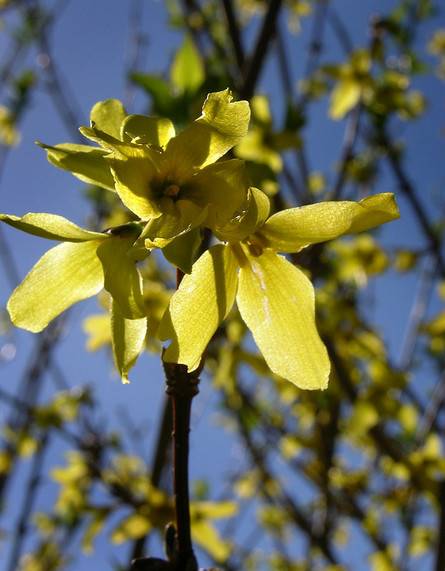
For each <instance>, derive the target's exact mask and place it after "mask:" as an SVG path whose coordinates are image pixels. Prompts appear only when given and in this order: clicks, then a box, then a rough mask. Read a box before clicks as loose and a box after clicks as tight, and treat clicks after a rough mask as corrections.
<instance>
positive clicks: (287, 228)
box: [260, 192, 400, 252]
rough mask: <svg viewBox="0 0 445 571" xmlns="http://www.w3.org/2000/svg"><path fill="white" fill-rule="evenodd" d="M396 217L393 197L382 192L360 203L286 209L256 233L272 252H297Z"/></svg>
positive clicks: (325, 203) (396, 212) (345, 202)
mask: <svg viewBox="0 0 445 571" xmlns="http://www.w3.org/2000/svg"><path fill="white" fill-rule="evenodd" d="M399 216H400V215H399V211H398V208H397V204H396V202H395V198H394V195H393V194H392V193H389V192H386V193H382V194H376V195H374V196H370V197H368V198H365V199H363V200H360V202H349V201H338V202H320V203H318V204H309V205H308V206H301V207H299V208H289V209H288V210H283V211H281V212H278V213H277V214H274V215H273V216H271V217H270V218H269V220H267V222H266V223H265V225H264V226H263V227H262V228H261V230H260V233H261V235H262V236H264V237H265V238H266V239H267V241H268V243H269V245H270V247H271V248H273V249H274V250H278V251H280V252H298V251H299V250H301V249H302V248H304V247H305V246H308V245H309V244H316V243H317V242H324V241H326V240H332V239H333V238H337V237H338V236H341V235H342V234H349V233H352V232H362V231H364V230H369V229H370V228H374V227H375V226H379V225H380V224H385V223H386V222H390V221H391V220H395V219H397V218H399Z"/></svg>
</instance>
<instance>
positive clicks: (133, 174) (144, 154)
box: [107, 146, 160, 219]
mask: <svg viewBox="0 0 445 571" xmlns="http://www.w3.org/2000/svg"><path fill="white" fill-rule="evenodd" d="M107 160H108V162H109V164H110V167H111V172H112V173H113V176H114V179H115V185H116V192H117V193H118V195H119V197H120V199H121V200H122V202H123V203H124V204H125V206H126V207H127V208H129V209H130V210H131V211H132V212H134V213H135V214H137V216H139V217H140V218H142V219H147V218H152V217H154V218H155V217H156V216H159V215H160V211H159V208H158V204H157V201H156V197H154V195H153V193H152V191H151V187H150V185H151V182H152V180H153V178H154V177H155V176H156V174H157V173H158V167H157V164H156V162H155V161H156V159H155V157H154V153H153V152H151V151H150V150H149V149H147V148H146V147H137V146H134V148H133V149H132V156H131V157H130V156H124V155H118V154H113V155H111V156H110V157H109V158H108V159H107Z"/></svg>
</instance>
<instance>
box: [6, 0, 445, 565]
mask: <svg viewBox="0 0 445 571" xmlns="http://www.w3.org/2000/svg"><path fill="white" fill-rule="evenodd" d="M145 4H146V6H145V12H144V19H143V23H142V27H143V29H144V31H145V32H146V35H147V37H148V48H147V51H146V57H145V62H144V71H149V72H151V73H152V72H158V71H162V70H163V69H165V68H166V66H167V64H168V62H169V61H170V58H171V57H172V54H173V53H174V50H175V47H176V46H177V45H178V44H179V42H180V38H181V36H180V34H179V33H178V32H176V31H172V30H170V29H169V28H168V24H167V16H166V12H165V7H164V3H163V2H160V1H156V0H150V1H148V2H146V3H145ZM395 5H396V2H393V1H388V0H386V1H385V0H379V1H372V0H362V1H360V2H357V1H356V0H338V1H337V2H336V3H335V6H336V9H337V11H338V13H340V14H344V15H346V16H345V17H346V21H347V25H348V27H349V30H350V32H351V34H352V37H353V39H354V40H355V41H356V43H357V45H358V46H365V45H366V43H367V41H368V38H367V36H366V34H365V33H364V30H366V29H367V22H368V21H369V17H370V14H372V13H376V12H378V11H379V10H381V11H387V10H388V9H390V8H392V7H394V6H395ZM430 31H431V27H430V26H426V27H425V30H423V31H422V32H421V33H420V35H419V38H418V41H419V45H425V43H426V42H427V39H428V35H429V33H430ZM128 39H129V28H128V3H126V2H109V1H106V0H95V1H94V2H89V1H87V0H77V1H76V2H70V3H69V4H68V6H67V8H66V10H65V12H64V14H63V16H62V17H61V19H60V21H59V23H58V24H57V26H56V29H55V33H54V37H53V53H54V56H55V61H56V63H57V64H58V65H59V66H60V70H61V72H62V74H63V77H64V79H65V80H66V85H67V87H68V90H69V92H71V93H72V94H73V98H74V100H75V102H76V107H78V108H79V110H80V113H81V115H82V121H83V123H84V124H87V122H88V113H89V109H90V108H91V106H92V105H93V104H94V103H95V102H96V101H98V100H101V99H106V98H109V97H116V98H124V96H125V93H126V85H125V79H124V70H125V66H126V62H127V58H128V52H127V47H126V46H127V44H128ZM307 42H308V34H307V31H306V28H305V27H303V32H302V34H300V35H299V36H297V37H295V38H293V39H292V40H290V42H289V49H290V53H291V62H292V64H293V65H294V69H295V75H294V77H295V79H297V78H298V77H299V76H300V74H301V69H302V68H303V66H304V61H305V50H306V46H307ZM327 45H328V46H329V50H330V51H329V58H328V59H329V60H330V61H335V60H336V59H337V60H338V59H340V58H341V52H340V51H339V50H338V48H337V47H336V44H335V41H334V40H333V38H332V33H331V32H328V36H327ZM0 47H1V44H0ZM36 56H37V54H36V52H34V53H33V54H32V56H31V58H30V60H29V63H30V65H32V66H33V65H35V64H36ZM275 74H276V65H275V62H274V61H269V62H268V65H267V67H266V72H265V74H264V76H263V78H262V81H261V86H262V89H264V91H266V92H267V93H270V94H271V95H272V105H274V103H273V102H274V98H273V95H274V93H275V90H276V89H277V88H276V85H277V81H276V76H275ZM419 86H420V87H421V88H422V89H424V91H425V93H426V94H427V96H428V98H429V101H430V112H429V113H428V115H427V118H425V119H422V120H421V121H419V122H418V123H416V124H414V125H410V126H406V128H405V127H404V129H403V131H401V132H400V135H402V136H404V137H405V136H406V137H408V138H410V139H415V140H416V141H417V144H416V145H415V147H414V150H410V151H409V153H408V156H407V165H408V170H409V172H410V175H411V176H412V179H413V181H414V182H415V183H418V184H419V188H420V189H421V190H422V193H423V194H425V195H428V196H429V195H431V196H433V195H434V193H435V192H437V189H438V188H440V185H442V186H443V183H444V181H445V161H443V155H442V153H443V129H444V120H443V95H444V91H443V84H442V85H440V84H439V83H438V81H436V80H432V79H428V80H425V79H419ZM143 101H144V100H143V98H142V97H141V96H140V95H139V96H138V97H137V98H136V100H135V107H134V108H133V109H131V111H138V112H141V111H143V106H142V104H143ZM274 111H275V112H276V114H279V113H280V109H278V108H275V109H274ZM326 126H327V102H326V99H325V100H323V101H322V102H321V103H320V104H317V105H316V106H315V108H314V112H313V113H312V116H311V122H310V126H309V153H310V160H311V166H312V168H313V170H321V171H324V172H326V173H327V174H328V175H329V173H330V174H331V176H333V174H334V173H335V170H334V169H335V161H336V158H337V152H338V149H339V146H340V144H341V140H342V132H343V124H342V123H339V124H338V125H332V122H331V123H329V129H326ZM21 132H22V141H21V143H20V146H19V147H18V148H17V149H16V150H14V151H13V152H12V153H11V154H10V156H9V158H8V161H7V164H6V168H5V170H4V172H3V175H2V179H1V181H0V210H1V211H2V212H8V213H15V214H22V213H25V212H27V211H37V212H39V211H46V212H54V213H58V214H61V215H63V216H66V217H68V218H70V219H71V220H73V221H75V222H77V223H79V224H83V223H84V221H85V218H86V216H87V214H88V211H89V204H88V203H87V201H86V200H85V199H84V198H83V195H82V192H81V191H82V184H81V183H80V182H79V181H77V179H75V178H73V177H71V176H70V175H69V174H68V173H65V172H62V171H59V170H57V169H55V168H53V167H52V166H51V165H49V163H48V162H47V161H46V159H45V156H44V152H43V151H42V150H41V149H40V148H38V147H37V146H36V145H35V144H34V141H35V140H37V139H38V140H42V141H44V142H46V143H48V144H55V143H59V142H64V141H70V140H72V137H71V136H70V135H69V134H67V133H66V131H65V129H64V126H63V124H62V123H61V121H60V118H59V116H58V114H57V113H56V111H55V110H54V107H53V105H52V103H51V101H50V99H49V98H48V95H47V94H46V93H45V92H44V90H43V89H39V90H38V91H37V93H36V94H35V95H34V97H33V100H32V104H31V108H30V110H29V111H28V112H27V114H26V116H25V118H24V121H23V123H22V126H21ZM439 153H440V154H439ZM382 181H383V182H382V184H381V186H380V187H379V188H378V189H377V190H378V191H380V192H384V191H393V190H395V186H394V181H393V180H392V179H391V178H390V177H389V176H387V175H386V174H385V176H384V177H383V179H382ZM429 202H430V204H431V208H433V201H432V200H431V201H429ZM401 212H402V218H401V220H400V221H399V222H396V223H394V224H392V225H390V226H388V227H387V228H385V229H384V230H383V231H382V233H381V236H382V240H384V241H387V243H390V244H398V245H401V246H409V245H412V244H413V243H414V244H417V243H418V242H419V239H420V233H419V231H418V228H417V226H416V224H415V222H414V220H413V217H412V215H411V213H410V210H409V207H408V206H407V205H406V204H405V203H404V202H403V201H401ZM4 232H5V235H6V238H7V241H8V244H9V245H10V247H11V249H12V252H13V254H14V258H15V261H16V264H17V266H18V270H19V273H20V275H21V276H22V277H23V276H24V275H25V273H26V272H27V271H28V270H29V269H30V268H31V266H32V265H33V264H34V263H35V262H36V260H37V259H38V258H39V256H40V255H41V254H42V253H43V252H44V251H46V250H47V249H48V247H49V245H50V244H49V243H48V242H46V241H44V240H40V239H38V238H33V237H30V236H28V235H25V234H21V233H19V232H15V231H14V230H12V229H9V228H7V229H5V231H4ZM372 287H373V288H375V289H374V292H375V297H376V298H377V299H378V303H377V304H376V306H375V307H374V308H372V309H371V310H370V313H371V317H372V319H373V320H374V321H375V322H376V323H377V324H378V326H379V328H380V330H381V331H382V335H383V338H384V339H385V340H386V341H387V343H388V344H389V346H390V348H391V350H392V352H393V355H394V357H395V358H397V355H398V352H399V351H400V346H401V339H402V336H403V331H404V328H405V325H406V319H407V314H408V308H409V306H410V304H411V302H412V298H413V294H414V292H415V288H416V280H415V279H414V278H411V277H409V278H406V277H403V278H400V277H397V276H395V275H393V274H390V275H389V276H388V277H386V278H384V279H381V280H378V281H377V282H376V283H373V284H372ZM9 294H10V285H9V284H8V283H7V281H6V279H5V278H4V277H2V278H1V279H0V304H3V305H4V304H5V302H6V300H7V298H8V296H9ZM96 307H97V306H96V302H95V301H94V300H92V301H88V302H85V303H82V304H81V305H79V306H77V307H76V308H75V309H74V311H73V313H72V316H71V319H70V322H69V327H68V328H67V331H66V333H65V335H64V338H63V341H62V342H61V344H60V347H59V349H58V350H57V362H58V363H59V364H63V367H64V370H65V373H66V376H67V378H68V379H69V381H70V383H71V384H73V385H74V384H77V383H85V382H88V383H91V385H92V386H94V390H95V392H96V395H97V397H98V399H99V400H100V402H101V409H102V412H101V414H100V416H101V417H102V418H103V419H104V422H106V424H107V426H110V427H116V428H119V427H120V426H121V425H122V412H121V411H122V410H123V409H126V410H127V411H128V412H129V414H130V416H131V419H132V421H133V422H134V423H135V424H138V425H141V426H145V427H146V428H147V429H148V430H156V425H157V423H156V420H157V415H158V413H159V411H160V406H159V402H160V398H161V395H162V392H163V386H162V375H161V368H160V365H159V360H158V358H155V357H150V356H144V357H143V358H141V360H140V361H139V363H138V364H137V366H136V368H135V370H134V373H133V375H132V380H133V382H132V384H131V385H129V386H122V385H121V384H120V381H119V379H118V378H117V376H116V375H115V374H114V373H113V371H112V367H111V364H110V361H109V359H108V358H107V356H106V355H105V354H104V353H86V352H85V350H84V345H85V336H84V334H83V333H82V327H81V324H82V320H83V319H84V317H86V316H87V315H88V314H89V313H90V312H92V311H94V310H95V308H96ZM434 307H437V305H435V304H434V305H433V307H432V308H431V310H433V309H434ZM13 341H14V343H15V344H16V347H17V355H16V358H15V359H14V360H12V361H10V362H8V363H6V364H1V365H0V375H1V378H2V381H3V386H4V388H7V389H8V390H10V391H11V392H12V391H13V389H14V386H15V383H16V381H17V379H18V378H19V377H20V373H21V371H23V368H24V366H25V364H26V362H27V357H28V355H29V354H30V352H31V351H32V347H33V345H34V341H35V340H34V338H33V336H32V334H30V333H26V332H19V331H17V332H15V333H14V337H13ZM0 342H1V339H0ZM48 386H50V385H48ZM216 403H217V398H216V396H215V394H214V393H213V392H212V390H211V388H210V385H209V383H208V381H207V382H206V380H204V381H203V383H202V387H201V394H200V396H199V398H198V399H197V401H196V403H195V414H194V419H193V428H194V431H193V436H192V454H191V465H192V477H193V478H203V477H211V479H212V490H213V491H214V492H215V491H217V490H218V487H219V485H220V484H221V483H222V482H224V478H225V474H226V473H227V470H228V469H229V468H230V466H231V463H233V462H234V461H239V455H240V450H239V448H238V447H237V445H236V443H235V442H234V441H233V439H231V438H230V437H228V436H227V433H226V432H225V431H224V430H223V428H221V427H220V426H218V425H217V423H216V421H215V418H216V417H215V405H216ZM4 414H5V411H4V410H3V412H2V415H4ZM59 448H60V447H59ZM58 452H59V450H58V449H57V447H56V450H55V452H54V454H53V456H52V457H50V458H48V464H53V463H54V461H55V455H56V454H57V453H58ZM203 452H204V454H203ZM145 453H146V454H148V451H147V450H146V451H145ZM203 457H204V458H205V459H206V460H205V462H203V461H202V458H203ZM59 460H61V459H60V458H59ZM22 482H23V480H22V479H21V478H20V479H18V480H17V482H16V485H15V487H14V489H13V490H12V492H13V493H12V495H11V498H12V500H13V501H14V500H15V499H16V498H17V499H18V498H19V494H20V489H21V485H22ZM47 490H48V494H47V496H46V497H45V498H41V499H40V500H39V503H40V507H42V509H44V508H45V507H48V506H49V505H51V502H52V501H53V499H54V495H53V494H54V489H53V487H52V486H51V485H50V484H48V487H47ZM121 552H125V549H124V550H122V551H121V550H119V549H117V550H116V554H119V553H121ZM109 553H110V549H109V547H108V546H107V544H106V542H105V540H103V541H100V542H99V544H98V550H97V553H96V554H95V555H94V556H91V557H89V558H88V559H87V560H85V562H83V563H82V562H79V563H78V565H77V566H74V568H75V569H86V568H87V566H91V568H93V566H99V565H102V567H101V568H103V569H106V568H109V567H110V562H109V559H108V556H109ZM6 554H7V550H5V549H2V550H1V551H0V570H2V569H3V568H2V564H3V561H6V560H7V558H6ZM362 557H363V556H362V554H357V563H359V562H360V561H363V559H362ZM88 568H89V567H88ZM97 568H99V567H97Z"/></svg>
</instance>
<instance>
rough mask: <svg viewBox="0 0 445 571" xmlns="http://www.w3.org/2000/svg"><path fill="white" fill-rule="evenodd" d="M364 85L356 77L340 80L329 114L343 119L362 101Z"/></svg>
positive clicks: (335, 118)
mask: <svg viewBox="0 0 445 571" xmlns="http://www.w3.org/2000/svg"><path fill="white" fill-rule="evenodd" d="M361 94H362V86H361V85H360V83H358V82H357V81H356V80H355V79H354V78H352V77H351V78H346V79H342V80H340V81H339V82H338V83H337V85H336V86H335V88H334V91H333V92H332V95H331V104H330V107H329V116H330V117H331V119H334V120H337V119H342V118H343V117H344V116H345V115H346V113H348V112H349V111H351V109H353V108H354V107H355V106H356V105H357V103H358V102H359V101H360V97H361Z"/></svg>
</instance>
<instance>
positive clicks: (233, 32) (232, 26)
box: [222, 0, 245, 69]
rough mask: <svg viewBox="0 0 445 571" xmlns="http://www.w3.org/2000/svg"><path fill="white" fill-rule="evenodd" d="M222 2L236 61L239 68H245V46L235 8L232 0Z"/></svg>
mask: <svg viewBox="0 0 445 571" xmlns="http://www.w3.org/2000/svg"><path fill="white" fill-rule="evenodd" d="M222 3H223V7H224V13H225V15H226V19H227V28H228V32H229V35H230V39H231V41H232V46H233V51H234V53H235V58H236V63H237V65H238V68H239V69H243V67H244V60H245V56H244V48H243V44H242V37H241V33H240V29H239V24H238V20H237V17H236V14H235V9H234V7H233V3H232V0H222Z"/></svg>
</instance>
